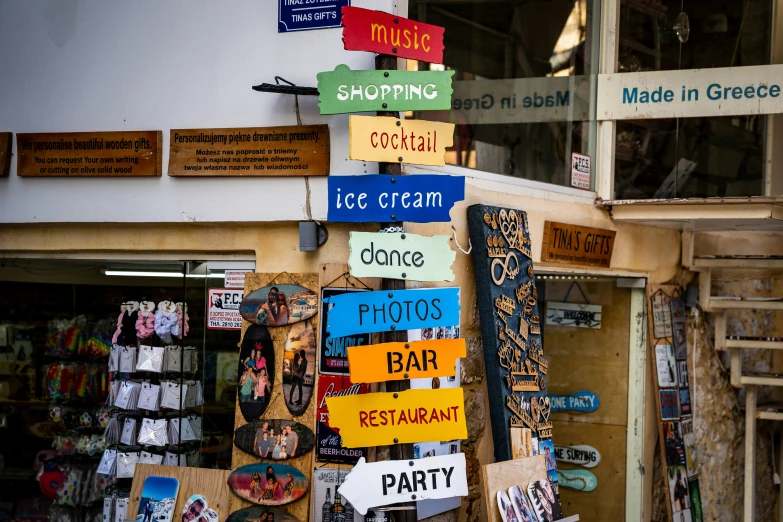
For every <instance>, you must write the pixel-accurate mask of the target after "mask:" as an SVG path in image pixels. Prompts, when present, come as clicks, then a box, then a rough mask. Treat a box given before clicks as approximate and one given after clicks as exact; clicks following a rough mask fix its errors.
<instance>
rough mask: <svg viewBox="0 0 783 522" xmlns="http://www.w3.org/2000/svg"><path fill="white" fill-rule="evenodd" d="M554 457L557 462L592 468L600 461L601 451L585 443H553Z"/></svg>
mask: <svg viewBox="0 0 783 522" xmlns="http://www.w3.org/2000/svg"><path fill="white" fill-rule="evenodd" d="M555 459H557V461H558V462H567V463H569V464H578V465H580V466H584V467H585V468H594V467H596V466H597V465H598V464H600V463H601V453H600V452H599V451H598V450H597V449H595V448H594V447H592V446H588V445H587V444H581V445H579V446H558V445H557V444H555Z"/></svg>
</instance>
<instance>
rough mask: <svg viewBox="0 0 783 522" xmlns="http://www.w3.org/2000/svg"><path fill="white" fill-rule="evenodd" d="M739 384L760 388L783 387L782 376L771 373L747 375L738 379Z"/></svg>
mask: <svg viewBox="0 0 783 522" xmlns="http://www.w3.org/2000/svg"><path fill="white" fill-rule="evenodd" d="M740 383H741V384H742V385H743V386H744V385H748V384H755V385H760V386H783V375H778V374H773V373H748V374H743V375H742V377H740Z"/></svg>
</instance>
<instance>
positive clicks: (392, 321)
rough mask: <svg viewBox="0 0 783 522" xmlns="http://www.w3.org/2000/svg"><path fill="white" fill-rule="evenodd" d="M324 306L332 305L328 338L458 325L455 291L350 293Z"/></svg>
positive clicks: (446, 289)
mask: <svg viewBox="0 0 783 522" xmlns="http://www.w3.org/2000/svg"><path fill="white" fill-rule="evenodd" d="M324 302H325V303H329V304H331V305H334V306H333V307H332V308H331V309H330V311H329V318H328V322H327V324H326V330H327V332H328V333H327V334H326V335H329V336H331V337H345V336H347V335H355V334H361V333H375V332H388V331H392V330H416V329H419V328H432V327H436V326H449V325H454V324H459V309H460V306H459V288H458V287H450V288H422V289H416V290H396V291H395V290H391V291H389V290H383V291H379V292H351V293H348V294H340V295H334V296H331V297H329V298H328V299H324Z"/></svg>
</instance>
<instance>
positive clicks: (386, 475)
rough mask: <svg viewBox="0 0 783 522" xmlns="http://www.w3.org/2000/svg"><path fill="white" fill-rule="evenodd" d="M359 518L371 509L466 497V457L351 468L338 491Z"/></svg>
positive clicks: (453, 455) (365, 465) (456, 455)
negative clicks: (428, 500)
mask: <svg viewBox="0 0 783 522" xmlns="http://www.w3.org/2000/svg"><path fill="white" fill-rule="evenodd" d="M337 491H339V493H340V495H342V496H343V497H345V498H346V499H348V501H349V502H350V503H351V504H353V507H354V508H356V511H358V512H359V513H361V514H362V515H364V514H366V513H367V510H368V509H369V508H371V507H379V506H387V505H389V504H396V503H398V502H408V501H411V500H425V499H434V498H450V497H464V496H466V495H467V494H468V477H467V474H466V470H465V454H464V453H455V454H452V455H442V456H439V457H427V458H422V459H415V460H386V461H381V462H373V463H370V464H368V463H366V462H365V460H364V457H362V458H360V459H359V462H357V463H356V465H355V466H354V467H353V469H352V470H351V472H350V473H349V474H348V476H347V477H346V479H345V482H343V484H342V486H340V487H339V489H338V490H337Z"/></svg>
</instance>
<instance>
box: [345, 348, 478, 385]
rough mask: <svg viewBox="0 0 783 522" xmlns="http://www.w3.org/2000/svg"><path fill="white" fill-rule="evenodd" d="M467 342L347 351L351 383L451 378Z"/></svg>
mask: <svg viewBox="0 0 783 522" xmlns="http://www.w3.org/2000/svg"><path fill="white" fill-rule="evenodd" d="M459 357H465V339H433V340H430V341H417V342H411V343H384V344H374V345H370V346H352V347H350V348H348V367H349V368H350V370H351V382H359V383H361V382H383V381H399V380H402V379H419V378H422V377H451V376H453V375H454V374H455V364H456V360H457V358H459Z"/></svg>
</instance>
